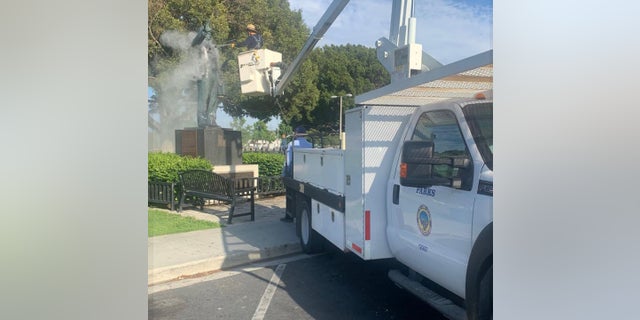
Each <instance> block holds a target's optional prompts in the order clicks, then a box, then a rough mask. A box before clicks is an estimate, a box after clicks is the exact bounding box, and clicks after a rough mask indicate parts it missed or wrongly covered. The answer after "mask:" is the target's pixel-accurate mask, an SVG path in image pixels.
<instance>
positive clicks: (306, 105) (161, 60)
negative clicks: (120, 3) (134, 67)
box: [148, 0, 390, 139]
mask: <svg viewBox="0 0 640 320" xmlns="http://www.w3.org/2000/svg"><path fill="white" fill-rule="evenodd" d="M148 8H149V9H148V30H149V32H148V54H149V56H148V58H149V62H148V63H149V66H148V70H149V85H150V86H151V87H153V88H154V89H155V91H156V93H157V95H158V96H157V99H156V101H157V103H158V105H159V107H158V110H160V111H161V112H160V113H161V116H162V117H163V118H170V117H169V116H168V115H164V114H162V112H165V113H175V114H178V115H182V114H183V113H184V114H185V117H186V118H189V117H193V115H191V114H189V111H183V113H180V111H181V110H182V109H180V108H184V107H179V108H176V106H186V105H189V103H193V100H194V92H195V91H194V90H195V89H194V88H181V87H175V86H173V87H172V86H169V85H166V83H167V82H166V79H167V78H169V77H170V76H171V70H172V67H174V66H176V65H177V64H178V63H179V62H180V61H181V58H182V57H181V56H180V55H181V53H180V52H179V50H173V49H171V48H170V47H168V46H166V45H163V44H162V43H161V42H160V40H159V39H160V37H161V35H162V34H163V33H165V32H167V31H172V30H173V31H180V32H183V33H186V32H196V31H198V30H199V28H200V27H202V25H203V24H205V23H208V24H209V25H210V26H211V29H212V32H211V37H212V41H213V42H215V43H217V44H222V43H227V42H229V41H232V40H236V41H242V40H244V39H245V38H246V36H247V35H246V32H245V26H246V25H247V24H248V23H252V24H254V25H256V27H257V29H258V31H259V32H260V33H261V34H262V36H263V38H264V42H265V47H266V48H267V49H270V50H274V51H278V52H281V53H282V58H283V62H284V63H285V64H290V63H291V62H292V61H293V59H295V57H296V56H297V55H298V53H299V51H300V49H301V48H302V46H303V44H304V42H305V40H306V39H307V37H308V35H309V33H310V32H309V31H310V30H309V28H308V27H307V26H306V25H305V24H304V22H303V20H302V13H301V12H300V11H291V9H290V6H289V1H288V0H234V1H223V0H149V1H148ZM243 50H245V49H244V48H237V47H236V48H231V47H220V48H219V50H218V51H219V52H218V53H219V61H220V64H221V65H220V69H221V71H222V75H221V78H222V82H223V85H224V90H225V98H224V99H223V105H222V108H223V110H224V111H225V112H227V113H228V114H230V115H231V116H232V117H245V116H251V117H255V118H258V119H260V120H263V121H265V122H267V121H268V120H269V119H271V118H272V117H274V116H279V117H280V118H281V119H282V121H283V122H284V123H286V124H287V125H288V126H291V127H296V126H298V125H301V124H302V125H306V126H307V127H308V128H316V129H318V130H320V131H323V132H337V131H338V117H339V111H338V109H339V108H338V107H339V106H338V101H337V100H336V99H331V98H330V97H331V96H332V95H343V94H346V93H351V94H353V95H357V94H361V93H364V92H367V91H370V90H373V89H376V88H379V87H382V86H384V85H386V84H388V83H389V79H390V78H389V75H388V73H387V71H386V70H385V69H384V67H383V66H382V65H381V64H380V63H379V62H378V60H377V58H376V52H375V49H373V48H367V47H364V46H360V45H357V46H356V45H346V46H333V45H332V46H325V47H323V48H316V49H315V50H314V51H313V52H312V53H311V54H310V55H309V57H308V59H307V60H306V61H305V62H304V63H303V64H302V65H301V66H300V68H299V69H298V71H297V72H296V73H295V74H294V76H293V78H292V79H291V82H290V83H289V85H288V86H287V87H286V88H285V90H284V93H283V94H282V95H281V96H279V97H277V98H273V97H271V96H268V95H266V96H255V97H249V96H246V95H242V94H241V91H240V80H239V74H238V63H237V56H238V53H240V52H242V51H243ZM185 89H187V90H185ZM167 96H180V97H181V98H182V99H183V100H184V101H183V100H181V101H175V100H170V99H168V98H167ZM353 106H354V102H353V98H351V99H349V98H346V99H343V109H344V110H348V109H349V108H352V107H353ZM176 109H180V110H177V111H176ZM182 126H184V125H182V123H177V124H175V127H176V128H178V127H182ZM243 126H244V124H243ZM241 131H243V130H241ZM279 131H280V132H282V130H279ZM289 132H291V131H290V130H289V131H287V134H289ZM169 133H170V132H169ZM249 137H251V136H250V135H248V134H245V133H244V132H243V139H248V138H249Z"/></svg>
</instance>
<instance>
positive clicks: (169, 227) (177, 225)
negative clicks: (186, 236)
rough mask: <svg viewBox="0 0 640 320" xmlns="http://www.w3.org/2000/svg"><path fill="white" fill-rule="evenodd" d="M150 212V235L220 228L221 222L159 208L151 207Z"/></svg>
mask: <svg viewBox="0 0 640 320" xmlns="http://www.w3.org/2000/svg"><path fill="white" fill-rule="evenodd" d="M148 212H149V217H148V219H149V220H148V221H149V237H155V236H161V235H164V234H172V233H180V232H188V231H196V230H203V229H212V228H220V224H219V223H217V222H211V221H202V220H197V219H194V218H192V217H183V216H180V215H177V214H175V213H169V212H166V211H162V210H157V209H149V210H148Z"/></svg>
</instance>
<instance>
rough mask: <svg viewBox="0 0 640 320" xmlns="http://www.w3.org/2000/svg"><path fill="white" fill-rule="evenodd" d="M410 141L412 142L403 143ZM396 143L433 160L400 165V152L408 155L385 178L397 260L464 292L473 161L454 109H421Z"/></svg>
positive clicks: (470, 220) (469, 244) (422, 158)
mask: <svg viewBox="0 0 640 320" xmlns="http://www.w3.org/2000/svg"><path fill="white" fill-rule="evenodd" d="M460 117H461V118H462V115H460ZM407 142H409V143H407ZM411 144H413V145H415V146H417V147H415V148H414V149H406V148H405V147H404V146H405V145H411ZM401 147H402V151H401V152H405V153H409V151H407V150H412V151H411V152H413V153H414V158H416V157H417V158H419V159H418V160H417V161H419V162H424V161H425V160H424V157H423V153H424V152H426V151H428V152H431V156H432V157H433V158H430V159H433V161H432V162H433V163H432V164H429V165H425V164H424V163H422V164H420V165H414V166H411V165H409V167H404V168H403V165H404V164H403V163H402V162H403V157H406V156H408V155H401V156H400V159H398V160H399V161H397V163H398V164H399V165H398V166H397V167H396V168H395V174H392V175H391V176H390V181H389V183H390V185H389V187H390V188H391V189H392V190H390V191H391V193H390V195H391V197H392V198H393V199H392V201H390V202H388V203H390V207H389V211H388V214H389V216H388V230H387V233H388V238H389V244H390V247H391V250H392V251H393V252H394V255H395V256H396V257H397V259H398V260H400V261H401V262H403V263H405V264H407V265H408V266H410V267H411V268H412V269H414V270H416V271H418V272H419V273H421V274H423V275H425V276H426V277H428V278H430V279H431V280H433V281H435V282H437V283H440V284H447V285H446V286H447V287H451V285H452V284H453V287H451V289H452V291H453V292H454V293H456V294H459V295H460V296H463V297H464V281H465V276H464V275H465V272H466V266H467V260H468V257H469V253H470V251H471V231H472V228H471V225H472V218H473V203H474V194H473V192H472V191H471V189H472V186H473V171H474V163H473V159H472V158H471V154H470V152H469V149H468V147H467V144H466V143H465V139H464V136H463V134H462V131H461V127H460V125H459V122H458V116H456V113H455V112H454V111H453V110H435V111H425V112H422V113H421V114H420V116H419V118H418V120H417V121H416V122H415V123H414V126H413V128H410V129H409V131H408V132H407V135H406V137H405V141H404V142H403V143H402V146H401ZM416 155H417V156H416ZM407 161H409V160H407ZM447 162H448V163H447ZM437 163H442V164H437ZM465 164H466V165H465ZM403 170H405V172H402V171H403ZM406 170H408V171H406ZM427 171H428V176H429V178H428V179H424V177H418V175H424V176H425V177H426V175H425V174H426V173H427ZM403 174H404V175H405V179H402V178H401V176H402V175H403ZM412 175H413V176H412Z"/></svg>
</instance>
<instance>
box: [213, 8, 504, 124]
mask: <svg viewBox="0 0 640 320" xmlns="http://www.w3.org/2000/svg"><path fill="white" fill-rule="evenodd" d="M331 2H332V0H314V1H311V0H289V3H290V6H291V9H292V10H298V9H299V10H301V11H302V18H303V20H304V21H305V23H306V24H307V25H308V26H309V29H312V28H313V27H314V26H315V25H316V23H317V22H318V20H319V19H320V17H322V15H323V14H324V12H325V11H326V9H327V8H328V7H329V5H330V4H331ZM414 3H415V11H416V14H415V16H416V19H417V28H416V42H417V43H419V44H422V48H423V51H425V52H427V53H429V54H430V55H431V56H433V57H434V58H435V59H436V60H438V61H440V62H441V63H443V64H448V63H451V62H454V61H457V60H460V59H463V58H466V57H469V56H472V55H474V54H477V53H481V52H484V51H487V50H490V49H492V48H493V40H492V39H493V1H492V0H421V1H415V2H414ZM390 20H391V1H390V0H354V1H350V2H349V3H348V4H347V6H346V7H345V8H344V10H343V11H342V13H341V14H340V15H339V16H338V18H337V19H336V21H335V22H334V23H333V25H332V26H331V27H330V28H329V30H328V31H327V32H326V33H325V35H324V37H323V39H322V40H320V41H319V42H318V44H317V45H316V47H322V46H325V45H331V44H333V45H343V44H360V45H364V46H367V47H371V48H373V46H374V43H375V41H376V40H378V39H379V38H380V37H388V36H389V22H390ZM217 122H218V124H219V125H220V126H222V127H229V124H230V123H231V117H229V116H228V115H226V114H224V113H223V112H222V111H221V110H220V109H218V114H217ZM247 122H248V123H253V122H255V119H248V121H247ZM279 122H280V120H279V119H275V120H272V121H271V122H269V123H268V127H269V128H270V129H272V130H273V129H275V128H276V127H277V126H278V124H279Z"/></svg>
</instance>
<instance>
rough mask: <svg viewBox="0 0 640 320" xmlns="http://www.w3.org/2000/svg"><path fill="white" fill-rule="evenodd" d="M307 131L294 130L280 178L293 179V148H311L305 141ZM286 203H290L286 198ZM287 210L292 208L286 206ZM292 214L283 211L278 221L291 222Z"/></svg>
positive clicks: (301, 129) (301, 128) (297, 128)
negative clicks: (282, 216)
mask: <svg viewBox="0 0 640 320" xmlns="http://www.w3.org/2000/svg"><path fill="white" fill-rule="evenodd" d="M306 136H307V130H306V129H305V128H304V127H303V126H298V127H296V129H295V130H294V135H293V140H292V141H291V142H289V144H288V145H287V151H286V153H285V159H284V167H283V168H282V176H284V177H290V178H292V177H293V149H294V148H296V149H297V148H313V144H311V142H309V141H307V139H306V138H305V137H306ZM286 201H292V199H289V198H288V197H287V200H286ZM287 208H293V206H287ZM293 214H294V213H293V212H288V211H286V210H285V212H284V218H282V219H280V220H282V221H284V222H293Z"/></svg>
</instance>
